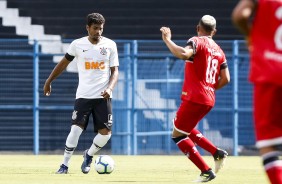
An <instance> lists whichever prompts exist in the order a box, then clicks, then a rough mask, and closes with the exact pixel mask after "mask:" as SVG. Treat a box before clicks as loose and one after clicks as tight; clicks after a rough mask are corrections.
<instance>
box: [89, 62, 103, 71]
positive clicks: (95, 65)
mask: <svg viewBox="0 0 282 184" xmlns="http://www.w3.org/2000/svg"><path fill="white" fill-rule="evenodd" d="M85 69H86V70H104V69H105V62H104V61H85Z"/></svg>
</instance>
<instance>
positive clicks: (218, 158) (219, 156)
mask: <svg viewBox="0 0 282 184" xmlns="http://www.w3.org/2000/svg"><path fill="white" fill-rule="evenodd" d="M227 155H228V153H227V152H226V151H225V150H222V149H219V148H218V149H217V151H216V152H215V154H214V155H213V158H214V163H215V168H214V171H215V173H218V171H219V170H220V169H222V168H223V166H224V164H225V161H226V158H227Z"/></svg>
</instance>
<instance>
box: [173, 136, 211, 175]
mask: <svg viewBox="0 0 282 184" xmlns="http://www.w3.org/2000/svg"><path fill="white" fill-rule="evenodd" d="M172 139H173V140H174V142H175V143H176V144H177V146H178V147H179V149H180V150H181V151H182V152H183V153H184V154H185V155H187V157H188V158H189V159H190V160H191V161H192V162H193V163H194V164H195V165H196V166H197V167H198V168H199V169H200V170H201V171H202V172H204V171H207V170H209V169H210V167H209V166H208V165H207V164H206V162H205V161H204V159H203V158H202V157H201V155H200V153H199V152H198V150H197V148H196V146H195V144H194V143H193V141H192V140H191V139H189V137H187V136H183V137H177V138H172Z"/></svg>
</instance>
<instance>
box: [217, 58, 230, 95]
mask: <svg viewBox="0 0 282 184" xmlns="http://www.w3.org/2000/svg"><path fill="white" fill-rule="evenodd" d="M229 82H230V73H229V69H228V66H227V63H226V62H224V63H222V64H221V65H220V72H219V79H218V82H217V86H216V87H215V89H216V90H218V89H220V88H222V87H223V86H225V85H226V84H228V83H229Z"/></svg>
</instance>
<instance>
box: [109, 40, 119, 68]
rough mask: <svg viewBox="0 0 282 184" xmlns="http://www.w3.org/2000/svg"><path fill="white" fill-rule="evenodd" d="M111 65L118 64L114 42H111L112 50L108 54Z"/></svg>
mask: <svg viewBox="0 0 282 184" xmlns="http://www.w3.org/2000/svg"><path fill="white" fill-rule="evenodd" d="M113 66H119V60H118V51H117V45H116V43H113V46H112V51H111V55H110V67H113Z"/></svg>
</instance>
